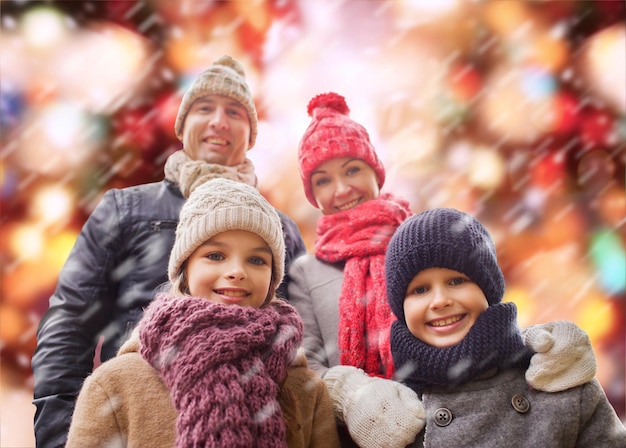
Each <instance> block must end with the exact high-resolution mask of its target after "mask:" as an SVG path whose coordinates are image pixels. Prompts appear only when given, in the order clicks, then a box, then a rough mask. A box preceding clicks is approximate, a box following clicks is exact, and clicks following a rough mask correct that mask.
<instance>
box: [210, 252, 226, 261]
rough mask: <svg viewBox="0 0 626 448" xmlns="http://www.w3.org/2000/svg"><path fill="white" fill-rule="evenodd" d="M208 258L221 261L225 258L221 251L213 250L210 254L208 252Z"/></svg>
mask: <svg viewBox="0 0 626 448" xmlns="http://www.w3.org/2000/svg"><path fill="white" fill-rule="evenodd" d="M206 258H208V259H209V260H213V261H220V260H223V259H224V255H222V254H221V253H219V252H211V253H209V254H206Z"/></svg>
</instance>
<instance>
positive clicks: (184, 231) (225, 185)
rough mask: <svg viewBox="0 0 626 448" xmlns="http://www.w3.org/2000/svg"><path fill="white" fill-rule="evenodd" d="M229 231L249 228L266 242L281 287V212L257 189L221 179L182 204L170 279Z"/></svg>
mask: <svg viewBox="0 0 626 448" xmlns="http://www.w3.org/2000/svg"><path fill="white" fill-rule="evenodd" d="M227 230H247V231H248V232H252V233H255V234H256V235H258V236H260V237H261V238H262V239H263V240H264V241H265V242H266V243H267V245H268V246H269V247H270V250H271V251H272V260H273V269H272V275H273V279H274V280H275V281H274V288H276V287H278V285H279V284H280V282H281V281H282V279H283V274H284V271H285V240H284V238H283V229H282V224H281V221H280V218H279V216H278V213H277V212H276V210H275V209H274V207H272V205H271V204H270V203H269V202H267V200H266V199H265V198H264V197H263V196H261V193H259V192H258V191H257V190H256V189H255V188H253V187H251V186H249V185H246V184H242V183H241V182H235V181H232V180H227V179H222V178H218V179H212V180H210V181H208V182H206V183H204V184H202V185H201V186H199V187H198V188H196V189H195V190H194V191H193V193H191V195H190V196H189V199H187V202H185V204H184V205H183V208H182V209H181V211H180V219H179V221H178V226H177V227H176V240H175V241H174V247H173V248H172V252H171V254H170V260H169V266H168V270H167V274H168V276H169V279H170V281H174V279H175V278H176V276H177V275H178V274H179V272H180V269H181V267H182V265H183V263H184V262H185V260H187V258H189V256H190V255H191V254H192V253H193V251H195V250H196V249H197V248H198V247H200V246H201V245H202V244H203V243H204V242H206V241H207V240H209V239H210V238H212V237H213V236H215V235H217V234H218V233H221V232H225V231H227ZM272 296H273V294H272Z"/></svg>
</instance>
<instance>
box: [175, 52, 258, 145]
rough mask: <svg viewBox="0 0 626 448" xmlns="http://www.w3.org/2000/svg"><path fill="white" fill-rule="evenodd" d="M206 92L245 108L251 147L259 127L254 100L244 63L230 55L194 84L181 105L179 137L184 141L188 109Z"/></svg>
mask: <svg viewBox="0 0 626 448" xmlns="http://www.w3.org/2000/svg"><path fill="white" fill-rule="evenodd" d="M207 95H224V96H227V97H229V98H232V99H234V100H235V101H238V102H239V103H241V104H242V105H243V107H245V108H246V111H247V112H248V119H249V120H250V148H252V147H253V146H254V143H255V141H256V136H257V132H258V127H259V119H258V117H257V114H256V107H255V106H254V100H253V99H252V94H251V93H250V87H248V84H247V83H246V74H245V72H244V69H243V66H242V65H241V64H240V63H239V62H237V61H236V60H234V59H233V58H231V57H230V56H228V55H224V56H222V57H221V58H219V59H218V60H217V61H215V62H214V63H213V65H211V67H209V68H208V69H207V70H205V71H203V72H202V73H200V74H199V75H198V77H197V78H196V79H195V80H194V81H193V83H191V85H190V86H189V88H188V89H187V91H186V92H185V95H184V96H183V99H182V101H181V103H180V107H179V108H178V115H177V116H176V123H175V124H174V130H175V131H176V137H178V139H179V140H180V141H182V140H183V125H184V124H185V118H186V117H187V112H189V108H191V105H192V104H193V102H194V101H195V100H197V99H198V98H202V97H203V96H207Z"/></svg>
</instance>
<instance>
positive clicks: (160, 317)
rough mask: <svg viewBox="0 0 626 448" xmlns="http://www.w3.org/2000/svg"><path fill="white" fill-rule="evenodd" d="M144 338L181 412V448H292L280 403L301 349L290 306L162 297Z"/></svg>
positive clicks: (144, 350)
mask: <svg viewBox="0 0 626 448" xmlns="http://www.w3.org/2000/svg"><path fill="white" fill-rule="evenodd" d="M139 338H140V341H141V351H140V353H141V356H142V357H143V358H144V359H145V360H146V361H148V362H149V363H150V364H151V365H152V366H153V367H154V368H155V369H156V370H157V371H158V372H159V375H160V376H161V378H162V379H163V381H164V382H165V384H166V385H167V387H168V388H169V389H170V396H171V399H172V403H173V404H174V407H175V408H176V410H177V411H178V417H177V421H176V428H177V438H176V447H191V446H193V447H204V446H211V447H252V446H259V447H285V446H287V445H286V429H285V422H284V419H283V414H282V411H281V408H280V404H279V403H278V396H279V391H280V385H281V384H282V382H283V381H284V380H285V378H286V376H287V369H288V368H289V366H290V365H291V363H292V362H293V360H294V359H295V355H296V350H297V348H298V346H299V345H300V343H301V341H302V322H301V320H300V317H299V316H298V314H297V312H296V311H295V309H294V308H293V307H292V306H291V305H289V304H287V303H285V302H282V301H278V300H274V301H272V302H271V303H270V304H269V305H267V306H266V307H264V308H259V309H256V308H252V307H240V306H237V305H222V304H217V303H213V302H209V301H208V300H206V299H203V298H195V297H171V296H165V295H159V296H157V298H156V299H155V300H154V301H153V302H152V303H151V304H150V306H149V307H148V308H147V309H146V312H145V314H144V318H143V319H142V321H141V324H140V327H139Z"/></svg>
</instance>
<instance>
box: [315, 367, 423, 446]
mask: <svg viewBox="0 0 626 448" xmlns="http://www.w3.org/2000/svg"><path fill="white" fill-rule="evenodd" d="M324 381H325V382H326V385H327V386H328V391H329V393H330V398H331V399H332V401H333V405H334V408H335V415H336V416H337V417H338V418H339V420H341V421H343V422H345V424H346V426H347V427H348V431H349V432H350V436H351V437H352V439H353V440H354V441H355V442H356V443H357V444H358V445H359V446H360V447H363V448H400V447H402V448H404V447H406V446H407V445H409V444H410V443H412V442H413V441H414V440H415V437H416V436H417V434H418V433H419V432H420V431H421V430H422V428H424V424H425V412H424V405H423V404H422V402H421V401H420V400H419V398H417V394H416V393H415V392H413V390H411V389H409V388H408V387H406V386H404V385H402V384H400V383H398V382H396V381H392V380H386V379H383V378H373V377H370V376H368V375H367V374H366V373H365V372H364V371H363V370H361V369H357V368H356V367H351V366H335V367H331V368H330V369H328V371H327V372H326V374H325V375H324Z"/></svg>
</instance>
